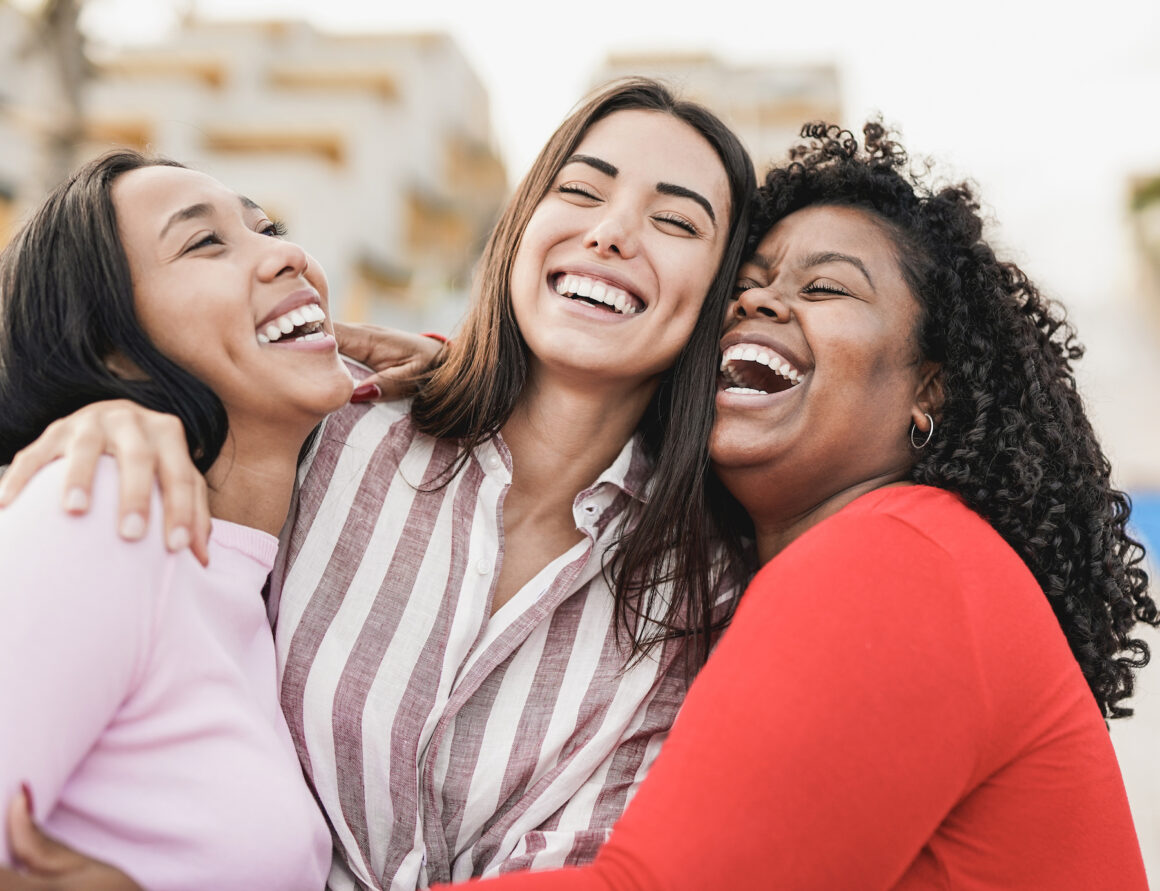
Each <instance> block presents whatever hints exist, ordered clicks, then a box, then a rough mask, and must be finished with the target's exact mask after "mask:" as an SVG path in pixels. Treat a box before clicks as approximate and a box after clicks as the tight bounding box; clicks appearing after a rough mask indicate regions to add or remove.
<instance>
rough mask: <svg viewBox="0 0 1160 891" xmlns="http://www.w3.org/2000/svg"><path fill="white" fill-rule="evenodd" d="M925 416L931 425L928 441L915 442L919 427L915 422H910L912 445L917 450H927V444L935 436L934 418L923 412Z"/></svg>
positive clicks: (927, 436)
mask: <svg viewBox="0 0 1160 891" xmlns="http://www.w3.org/2000/svg"><path fill="white" fill-rule="evenodd" d="M923 415H925V416H926V420H927V423H929V424H930V428H929V429H928V430H927V431H926V439H924V440H923V441H922V442H915V441H914V434H915V433H917V432H918V427H917V426H916V425H915V423H914V421H911V422H910V444H911V446H912V447H914V448H916V449H925V448H926V446H927V444H928V443H929V442H930V438H931V437H932V436H934V418H932V417H931V416H930V415H929V414H927V413H926V412H923Z"/></svg>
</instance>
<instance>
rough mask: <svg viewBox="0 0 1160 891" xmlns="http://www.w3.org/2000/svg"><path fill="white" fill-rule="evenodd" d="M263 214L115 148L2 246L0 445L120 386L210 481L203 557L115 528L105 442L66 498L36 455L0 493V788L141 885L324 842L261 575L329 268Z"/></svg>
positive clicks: (324, 866)
mask: <svg viewBox="0 0 1160 891" xmlns="http://www.w3.org/2000/svg"><path fill="white" fill-rule="evenodd" d="M280 234H281V233H280V229H279V227H278V226H277V225H276V224H274V223H272V222H271V221H270V220H269V218H268V217H267V216H266V214H265V213H264V212H263V211H262V210H261V209H260V208H259V207H258V206H257V205H256V204H254V203H253V202H252V201H250V200H248V199H246V198H243V197H241V196H239V195H237V194H235V193H234V192H231V191H230V190H228V189H226V188H225V187H224V186H222V185H221V184H220V183H218V182H217V181H216V180H214V179H212V178H210V177H208V176H206V175H204V174H201V173H198V172H195V171H192V170H188V169H185V168H183V167H181V166H179V165H176V164H173V163H171V162H165V161H151V160H148V159H146V158H144V157H143V156H141V155H138V154H136V153H133V152H117V153H113V154H110V155H107V156H105V157H104V158H102V159H100V160H97V161H94V162H92V163H89V164H87V165H85V166H84V167H82V168H81V169H80V170H79V171H78V172H77V173H76V174H75V175H74V176H73V177H72V178H71V179H70V180H69V181H68V182H66V183H65V184H64V185H62V186H60V187H59V188H58V189H57V190H56V191H55V192H54V193H53V194H52V195H51V196H50V197H49V198H48V200H47V201H46V203H45V204H44V205H43V206H42V207H41V208H40V209H39V210H38V211H37V212H36V214H35V215H34V216H33V218H32V220H31V221H30V222H29V223H28V225H27V226H26V227H25V228H24V229H23V231H22V232H21V233H20V234H19V235H18V236H17V237H16V239H15V240H14V241H13V243H12V244H11V245H10V246H9V247H8V249H7V250H6V251H5V253H4V255H3V260H2V264H0V293H2V294H3V304H2V308H0V355H2V356H3V357H4V363H3V365H2V366H0V463H7V461H8V460H10V459H11V457H12V454H13V452H14V451H15V450H16V449H18V448H21V447H22V446H23V445H25V444H27V443H28V442H29V441H30V440H31V439H32V438H33V437H34V436H35V435H36V434H37V432H38V431H39V430H41V429H43V427H44V425H45V424H46V423H48V422H49V421H51V420H52V419H54V418H57V417H61V416H63V415H64V414H67V413H68V412H70V411H73V410H74V409H75V408H77V407H78V406H80V405H84V404H86V403H88V402H91V401H94V400H99V399H109V398H113V397H123V398H128V399H131V400H134V401H135V402H137V403H140V404H142V405H147V406H151V407H152V408H154V409H157V410H161V411H168V412H173V413H175V414H178V415H179V416H180V417H181V418H182V419H183V421H184V426H185V429H186V431H187V433H188V449H189V451H188V454H189V455H191V456H192V458H193V459H194V461H195V462H196V464H197V466H198V468H199V469H200V470H201V471H202V472H204V473H205V476H206V479H207V481H208V492H209V507H210V511H211V513H212V514H213V517H214V521H213V534H212V536H211V538H210V541H209V551H210V553H211V554H212V556H213V564H212V566H211V567H210V568H209V569H206V568H204V567H202V566H200V565H198V563H197V562H196V561H195V560H194V559H193V557H192V556H191V555H190V554H189V553H177V554H170V553H168V552H167V550H166V547H165V545H164V543H163V542H162V540H161V537H160V535H159V534H153V535H151V536H149V537H147V538H146V540H145V541H142V542H140V543H138V544H130V543H127V542H125V541H123V540H121V539H119V538H118V537H117V536H116V535H115V534H114V528H113V517H114V515H115V509H116V494H117V493H116V485H117V480H116V471H115V468H114V467H113V466H112V462H111V461H109V462H107V464H102V466H101V467H100V468H99V471H98V474H97V479H96V485H95V487H94V491H93V498H92V511H91V512H90V514H89V516H88V517H84V518H74V517H67V516H65V515H63V514H61V513H60V512H59V510H58V509H57V506H56V492H57V490H58V486H59V484H60V479H61V473H60V468H59V467H57V466H54V467H52V468H50V469H49V470H47V471H46V472H45V473H44V474H43V475H42V477H41V478H38V479H37V480H36V481H35V482H34V484H33V486H32V487H31V488H30V491H29V492H28V494H27V495H26V496H25V497H24V498H22V499H21V501H20V502H19V503H18V504H17V505H14V506H13V507H12V508H10V509H9V510H7V511H4V512H3V513H2V514H0V564H2V565H3V566H4V577H5V582H4V585H3V587H2V588H0V677H3V678H4V679H5V681H4V683H3V684H2V685H0V713H2V714H3V715H4V716H5V717H4V723H5V729H4V733H3V734H2V735H0V794H2V795H3V796H4V800H5V801H6V802H7V801H8V800H9V799H11V798H12V797H13V796H14V795H15V794H16V793H17V790H18V789H20V787H21V784H23V785H24V796H25V797H26V798H27V799H29V800H28V806H29V807H33V806H34V807H35V811H36V814H37V815H38V817H39V818H40V819H41V820H43V822H44V824H45V825H46V826H47V827H48V829H49V830H51V831H52V832H53V833H54V834H56V835H58V836H59V837H60V838H61V839H63V840H65V841H66V842H68V843H69V844H71V845H74V846H76V847H77V848H78V849H80V850H82V851H86V852H89V853H92V854H95V855H98V856H99V857H100V858H101V859H102V860H105V861H107V862H108V863H109V864H110V865H111V866H115V867H117V868H119V869H120V870H122V871H124V872H126V873H128V874H129V875H131V876H133V877H134V879H136V880H137V881H138V882H140V883H141V884H142V885H144V886H145V887H148V888H150V889H154V891H156V889H186V888H188V889H194V888H198V889H201V888H221V889H230V888H237V889H241V888H255V887H275V886H276V887H279V888H301V889H318V888H321V887H322V886H323V884H324V882H325V878H326V874H327V871H328V869H329V864H330V843H329V833H328V832H327V828H326V824H325V821H324V820H323V818H322V815H321V814H320V813H319V811H318V809H317V806H316V804H315V803H314V801H313V800H312V798H311V796H310V792H309V790H308V789H307V787H306V785H305V783H303V782H302V776H301V771H300V768H299V765H298V762H297V759H296V757H295V753H294V748H293V743H292V740H291V738H290V734H289V731H288V728H287V727H286V724H285V721H284V719H283V717H282V715H281V713H280V712H279V710H278V708H277V704H276V703H277V698H276V696H277V692H276V690H277V688H276V677H275V662H274V651H273V646H272V640H271V637H270V635H269V633H268V624H267V621H266V615H265V607H264V604H263V602H262V598H261V596H260V592H261V589H262V586H263V583H264V581H265V578H266V575H267V573H268V571H269V569H270V567H271V565H272V563H273V559H274V554H275V551H276V548H277V538H276V534H277V532H278V530H279V528H280V527H281V525H282V523H283V521H284V519H285V516H286V512H287V509H288V507H289V502H290V494H291V491H292V488H293V482H294V474H295V469H296V461H297V455H298V451H299V449H300V448H301V446H302V444H303V441H304V440H305V439H306V437H307V436H308V435H309V433H310V431H311V430H312V429H313V428H314V427H315V426H316V425H317V424H318V423H319V421H321V420H322V418H323V417H324V416H325V415H326V414H327V413H328V412H329V411H331V410H333V409H335V408H337V407H338V406H340V405H342V404H343V402H344V401H345V400H346V399H347V398H348V397H349V395H350V392H351V387H352V382H351V379H350V376H349V374H348V373H347V371H346V369H345V368H344V367H343V365H342V363H341V362H340V360H339V358H338V352H337V348H336V345H335V341H334V338H333V336H332V335H331V333H330V327H329V322H328V321H327V318H326V305H327V303H326V301H327V290H326V279H325V277H324V276H323V274H322V271H321V270H320V269H319V268H318V267H317V265H316V264H314V263H313V262H312V261H311V260H310V259H309V258H308V257H307V256H306V254H304V253H303V252H302V250H301V248H299V247H298V246H296V245H294V244H291V243H289V242H287V241H284V240H282V238H281V237H280ZM270 325H274V326H280V327H279V329H278V333H279V336H278V337H277V338H275V337H267V336H266V334H265V333H263V332H264V330H265V329H266V328H267V327H268V326H270ZM283 332H285V333H283ZM33 797H34V798H35V803H33V801H32V799H33ZM0 863H9V864H10V863H11V860H10V856H9V850H8V842H7V840H6V839H0ZM2 872H3V877H2V879H0V880H2V881H3V882H5V883H8V882H16V881H19V880H18V879H17V877H15V876H14V875H13V874H12V873H11V872H9V871H7V870H2Z"/></svg>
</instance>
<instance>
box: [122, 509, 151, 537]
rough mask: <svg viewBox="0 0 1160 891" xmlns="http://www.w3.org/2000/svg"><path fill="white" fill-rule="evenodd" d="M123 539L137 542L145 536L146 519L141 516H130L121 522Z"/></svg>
mask: <svg viewBox="0 0 1160 891" xmlns="http://www.w3.org/2000/svg"><path fill="white" fill-rule="evenodd" d="M120 532H121V538H125V539H128V540H129V541H136V540H137V539H139V538H141V537H142V536H144V535H145V518H144V517H143V516H141V515H140V514H128V515H126V516H125V518H124V519H123V520H121V529H120Z"/></svg>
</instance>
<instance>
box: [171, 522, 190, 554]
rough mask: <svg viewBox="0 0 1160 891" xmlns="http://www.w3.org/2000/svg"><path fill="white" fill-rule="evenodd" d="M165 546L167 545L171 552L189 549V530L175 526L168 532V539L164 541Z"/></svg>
mask: <svg viewBox="0 0 1160 891" xmlns="http://www.w3.org/2000/svg"><path fill="white" fill-rule="evenodd" d="M166 544H168V545H169V550H171V551H184V550H185V549H186V548H188V547H189V530H188V529H186V528H185V527H184V526H175V527H173V528H172V529H170V530H169V538H168V539H166Z"/></svg>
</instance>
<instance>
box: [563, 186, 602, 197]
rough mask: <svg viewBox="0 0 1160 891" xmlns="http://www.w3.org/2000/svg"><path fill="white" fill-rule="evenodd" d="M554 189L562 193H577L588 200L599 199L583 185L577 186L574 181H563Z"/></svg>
mask: <svg viewBox="0 0 1160 891" xmlns="http://www.w3.org/2000/svg"><path fill="white" fill-rule="evenodd" d="M556 191H557V192H560V193H561V194H564V195H577V196H579V197H581V198H587V199H588V200H589V201H599V200H600V199H599V198H597V197H596V196H595V195H594V194H592V192H590V191H588V189H586V188H584V187H583V186H578V185H576V184H575V183H564V185H562V186H557V187H556Z"/></svg>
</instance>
